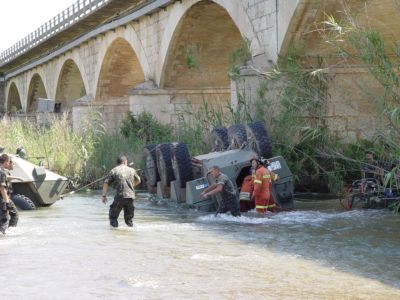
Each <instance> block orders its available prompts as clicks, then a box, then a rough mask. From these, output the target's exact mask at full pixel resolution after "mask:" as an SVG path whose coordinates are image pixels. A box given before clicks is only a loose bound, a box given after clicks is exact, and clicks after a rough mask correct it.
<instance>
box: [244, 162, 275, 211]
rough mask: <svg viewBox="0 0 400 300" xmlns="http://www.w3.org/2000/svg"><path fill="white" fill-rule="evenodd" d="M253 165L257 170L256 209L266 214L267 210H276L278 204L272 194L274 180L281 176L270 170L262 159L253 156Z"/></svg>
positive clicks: (254, 178) (254, 191)
mask: <svg viewBox="0 0 400 300" xmlns="http://www.w3.org/2000/svg"><path fill="white" fill-rule="evenodd" d="M250 162H251V166H252V168H253V169H254V170H255V176H254V177H253V186H254V189H253V198H254V201H255V205H256V211H257V212H258V213H260V214H265V213H266V212H267V211H276V204H275V201H274V199H273V197H272V196H271V190H272V182H273V181H275V180H278V179H279V176H278V175H277V174H275V173H274V172H272V171H270V170H268V169H267V168H266V167H265V166H264V165H263V164H262V163H261V161H260V160H259V159H258V158H256V157H253V158H252V159H251V160H250Z"/></svg>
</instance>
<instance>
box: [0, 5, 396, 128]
mask: <svg viewBox="0 0 400 300" xmlns="http://www.w3.org/2000/svg"><path fill="white" fill-rule="evenodd" d="M338 2H340V1H333V0H326V1H315V0H180V1H176V0H153V1H145V0H129V1H128V0H125V1H123V0H79V1H77V2H76V3H75V4H74V5H73V6H71V7H69V8H68V9H67V10H65V11H63V12H62V13H60V14H59V15H57V16H55V17H54V18H53V19H52V20H50V21H48V22H47V23H45V24H44V25H43V26H42V27H40V28H39V29H37V30H36V31H35V32H33V33H31V34H30V35H29V36H27V37H26V38H25V39H24V40H22V41H20V42H19V43H17V44H16V45H14V46H13V47H11V48H10V49H7V50H6V51H4V52H3V53H1V54H0V91H1V93H0V100H1V104H2V107H3V110H5V111H6V112H8V113H10V114H14V113H17V112H18V113H19V114H21V113H22V114H24V115H29V114H31V113H32V114H34V113H35V111H36V108H37V101H38V99H41V98H44V99H53V100H54V101H55V103H56V106H55V110H56V111H57V112H62V111H66V110H68V111H70V112H71V113H72V119H73V123H74V126H78V127H79V124H80V119H81V117H82V114H84V113H85V112H86V111H87V110H88V109H96V110H100V111H101V112H102V113H103V116H104V118H105V121H106V124H107V127H108V128H109V129H110V130H115V129H117V128H118V126H119V124H120V122H121V120H122V119H123V118H124V117H125V114H126V112H127V111H132V112H134V113H137V112H141V111H144V110H146V111H149V112H152V113H154V114H155V115H156V116H157V117H158V118H159V119H160V120H161V121H163V122H174V119H175V118H176V114H177V111H179V108H180V107H182V106H184V105H187V104H191V105H194V106H196V105H200V104H201V103H203V102H204V101H206V102H207V103H212V104H214V103H216V104H218V103H219V104H223V103H226V102H229V101H231V102H232V101H233V102H234V101H235V95H236V90H235V86H234V84H232V83H231V80H230V79H229V76H228V72H229V69H230V65H231V54H232V52H233V51H234V50H235V49H238V48H240V47H243V43H245V44H246V45H247V46H248V49H249V52H250V53H249V55H250V57H249V58H250V60H249V61H248V62H247V65H250V66H251V65H252V66H254V67H256V68H257V69H264V70H265V69H268V68H269V67H271V66H272V65H274V64H276V63H277V61H278V58H279V56H280V55H282V54H284V53H285V52H286V51H287V50H288V49H289V48H290V47H291V46H292V45H293V44H294V43H296V42H301V43H302V44H303V46H304V48H306V51H305V52H306V53H307V57H312V56H317V55H323V54H324V53H327V50H326V46H324V45H323V43H321V40H320V38H319V37H318V35H317V34H315V33H313V30H312V29H313V27H312V25H313V24H315V22H318V21H322V20H323V19H324V17H325V16H326V12H331V13H332V14H335V13H336V12H337V11H338V10H339V9H340V5H339V4H338ZM367 2H369V3H370V4H371V5H374V3H375V2H376V5H377V7H378V9H377V10H375V11H373V12H371V14H374V15H377V18H378V17H379V14H380V13H382V11H383V12H385V11H389V9H388V8H387V9H382V7H383V6H382V4H381V3H382V2H385V3H386V2H387V3H386V4H388V3H389V2H391V1H389V0H383V1H380V2H377V1H372V0H371V1H360V0H357V1H353V4H354V7H355V9H357V10H359V11H362V9H363V7H364V6H363V5H364V4H365V3H367ZM392 2H394V1H392ZM378 3H379V4H378ZM379 7H381V9H379ZM388 7H389V4H388ZM357 72H358V71H357V70H356V71H354V70H353V71H352V72H351V74H350V75H352V74H353V75H354V74H356V73H357ZM250 73H251V72H250ZM338 73H340V74H347V75H345V76H350V75H348V73H349V72H348V71H347V73H346V72H341V71H338ZM249 82H250V83H249V86H250V87H245V88H249V89H251V85H252V84H251V81H249ZM253 89H254V86H253ZM253 92H254V90H253ZM336 98H337V99H340V98H341V96H340V95H337V97H336ZM342 106H343V101H342V102H340V101H336V102H335V101H333V103H332V107H331V110H332V112H331V113H330V115H329V114H328V117H330V118H331V119H332V122H335V123H336V122H339V121H340V122H341V123H340V124H341V126H343V130H347V131H351V130H352V128H353V129H354V127H356V125H355V124H357V120H356V121H354V124H353V125H352V123H351V122H352V121H349V120H353V119H354V118H357V115H359V114H360V112H357V111H354V109H353V110H351V111H350V113H349V112H346V113H343V112H340V109H339V108H338V107H342ZM342 111H345V109H342ZM361 113H362V112H361Z"/></svg>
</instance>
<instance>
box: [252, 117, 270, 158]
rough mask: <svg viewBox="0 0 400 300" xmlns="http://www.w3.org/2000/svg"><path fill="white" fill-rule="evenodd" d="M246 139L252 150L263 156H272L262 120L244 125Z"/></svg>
mask: <svg viewBox="0 0 400 300" xmlns="http://www.w3.org/2000/svg"><path fill="white" fill-rule="evenodd" d="M246 131H247V140H248V142H249V144H250V145H251V147H252V148H253V150H254V151H256V152H257V154H258V155H260V156H262V157H264V158H270V157H272V146H271V142H270V140H269V137H268V133H267V130H266V128H265V126H264V123H263V122H253V123H248V124H247V125H246Z"/></svg>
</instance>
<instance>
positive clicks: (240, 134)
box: [228, 124, 247, 149]
mask: <svg viewBox="0 0 400 300" xmlns="http://www.w3.org/2000/svg"><path fill="white" fill-rule="evenodd" d="M228 138H229V148H230V149H240V148H241V147H242V145H243V144H244V143H245V142H246V141H247V133H246V127H245V126H244V125H243V124H235V125H232V126H230V127H229V128H228Z"/></svg>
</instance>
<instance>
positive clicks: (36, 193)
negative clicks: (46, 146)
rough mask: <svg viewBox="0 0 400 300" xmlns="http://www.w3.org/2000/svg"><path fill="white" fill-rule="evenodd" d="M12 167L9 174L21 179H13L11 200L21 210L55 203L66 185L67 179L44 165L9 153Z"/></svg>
mask: <svg viewBox="0 0 400 300" xmlns="http://www.w3.org/2000/svg"><path fill="white" fill-rule="evenodd" d="M11 158H12V160H13V162H14V169H13V170H12V171H10V173H11V176H16V177H21V178H22V179H23V180H22V181H13V182H12V186H13V193H12V194H11V200H12V201H13V202H14V204H15V205H16V206H17V207H18V208H19V209H22V210H32V209H35V208H36V207H43V206H50V205H52V204H53V203H55V202H56V201H57V200H58V199H60V196H61V195H62V193H63V192H64V190H65V188H66V187H67V185H68V179H67V178H66V177H63V176H61V175H58V174H56V173H53V172H51V171H49V170H47V169H45V168H44V167H41V166H37V165H35V164H33V163H30V162H29V161H27V160H25V159H23V158H21V157H19V156H16V155H11Z"/></svg>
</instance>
